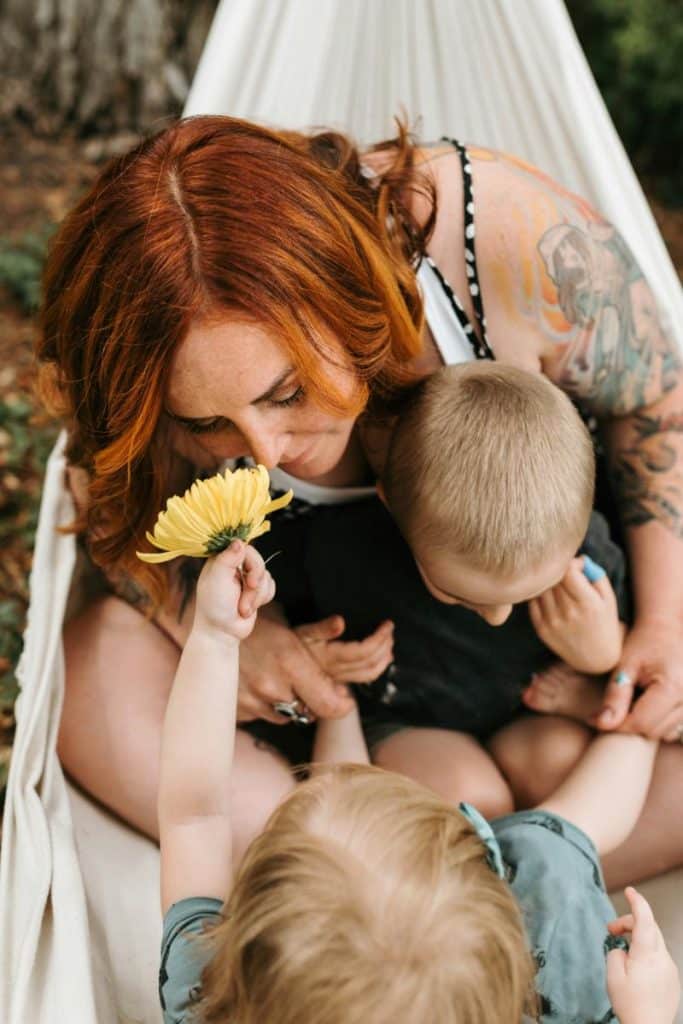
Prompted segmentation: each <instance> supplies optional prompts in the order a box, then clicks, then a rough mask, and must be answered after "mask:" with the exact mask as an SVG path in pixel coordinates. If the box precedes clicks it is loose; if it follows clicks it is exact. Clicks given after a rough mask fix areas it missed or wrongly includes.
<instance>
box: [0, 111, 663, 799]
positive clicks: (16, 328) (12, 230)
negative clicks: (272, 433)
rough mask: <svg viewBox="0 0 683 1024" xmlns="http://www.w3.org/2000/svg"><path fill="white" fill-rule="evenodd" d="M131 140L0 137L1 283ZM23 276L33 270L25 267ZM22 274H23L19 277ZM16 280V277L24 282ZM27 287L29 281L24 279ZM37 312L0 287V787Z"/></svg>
mask: <svg viewBox="0 0 683 1024" xmlns="http://www.w3.org/2000/svg"><path fill="white" fill-rule="evenodd" d="M133 141H134V137H125V138H122V137H119V138H117V139H114V140H107V141H105V142H100V141H97V142H90V143H83V142H82V141H79V140H77V139H75V138H69V137H67V138H62V139H60V140H59V141H53V140H48V139H39V138H34V137H32V136H31V135H30V134H29V133H28V132H27V131H25V130H22V129H21V128H13V129H11V130H6V131H5V132H4V133H0V154H2V158H1V160H0V199H1V203H2V210H3V215H4V217H3V221H4V223H3V226H2V229H0V230H1V231H2V238H0V281H2V279H3V275H2V258H3V252H4V254H5V257H6V255H7V251H8V250H11V249H12V248H13V247H14V246H18V247H19V248H21V247H22V245H23V244H24V243H25V241H26V239H27V237H28V238H31V237H34V238H35V239H37V240H38V241H37V243H35V242H32V243H31V244H32V245H34V244H37V245H39V246H40V244H42V243H41V239H42V238H43V237H44V236H45V234H46V233H47V232H48V231H49V230H50V228H51V227H53V226H54V225H55V224H57V223H58V222H59V221H60V220H61V219H62V217H63V216H64V214H65V213H66V212H67V210H68V209H69V208H70V206H71V205H72V204H73V203H74V201H75V200H76V198H77V197H78V196H79V194H80V193H82V192H83V190H84V189H85V188H86V187H87V186H88V184H89V183H90V182H91V181H92V180H93V178H94V176H95V175H96V173H97V170H98V164H99V163H101V161H102V159H103V158H106V157H107V156H109V155H112V154H113V153H114V152H117V151H121V150H123V149H126V148H128V146H129V145H131V144H132V142H133ZM651 205H652V208H653V212H654V215H655V218H656V219H657V222H658V224H659V227H660V230H661V232H662V234H663V236H664V240H665V242H666V243H667V245H668V247H669V250H670V252H671V255H672V258H673V260H674V263H675V264H676V266H677V268H678V271H679V274H681V273H682V272H683V210H668V209H666V208H664V207H663V206H662V205H661V204H659V203H657V202H654V201H653V202H652V204H651ZM23 273H24V277H26V276H28V277H30V276H31V271H30V267H29V269H28V270H26V271H25V272H23ZM19 276H20V277H21V276H22V275H21V274H19ZM23 282H24V278H23V277H22V280H21V281H20V282H19V283H20V284H22V283H23ZM29 283H30V284H32V285H33V284H34V283H35V282H33V281H30V282H29ZM36 333H37V323H36V318H35V315H34V314H32V313H30V312H28V311H27V309H26V304H25V301H24V302H22V301H21V300H20V299H19V298H18V297H17V289H16V286H13V287H3V286H2V284H1V283H0V543H1V545H2V558H1V559H0V791H1V790H2V786H3V782H4V776H5V774H6V768H7V764H8V761H9V754H10V750H11V738H12V726H13V718H12V705H13V701H14V697H15V695H16V688H15V684H14V679H13V673H12V669H13V666H14V663H15V661H16V658H17V656H18V653H19V649H20V637H21V631H22V628H23V622H24V615H25V609H26V605H27V600H28V584H27V580H28V573H29V570H30V565H31V550H32V544H33V535H34V529H35V523H36V514H37V507H38V500H39V494H40V486H41V478H42V471H43V466H44V460H45V457H46V455H47V453H48V451H49V448H50V446H51V444H52V442H53V440H54V437H55V434H56V427H55V425H54V424H50V423H49V421H46V420H45V418H44V417H43V418H42V419H38V420H36V419H35V414H36V409H37V406H36V400H35V397H34V391H33V387H34V381H35V373H34V366H33V361H32V355H31V350H32V345H33V342H34V339H35V337H36Z"/></svg>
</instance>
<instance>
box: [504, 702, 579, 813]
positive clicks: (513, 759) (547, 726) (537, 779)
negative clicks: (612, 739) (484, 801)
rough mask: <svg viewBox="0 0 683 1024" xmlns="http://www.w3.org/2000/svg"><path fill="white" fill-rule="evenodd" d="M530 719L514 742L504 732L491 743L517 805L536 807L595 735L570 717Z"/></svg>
mask: <svg viewBox="0 0 683 1024" xmlns="http://www.w3.org/2000/svg"><path fill="white" fill-rule="evenodd" d="M527 721H528V727H527V728H526V729H524V730H523V732H522V733H520V734H518V735H517V736H516V741H515V742H511V736H508V735H506V734H505V732H504V733H502V734H500V735H499V736H497V737H494V738H493V739H492V740H491V742H490V744H489V749H490V751H491V754H492V755H493V757H494V759H495V761H496V764H497V765H498V766H499V768H500V769H501V771H502V772H503V774H504V776H505V778H506V779H507V781H508V783H509V785H510V788H511V790H512V793H513V797H514V801H515V803H516V805H517V807H533V806H534V805H535V804H537V803H540V802H541V801H542V800H545V799H546V797H547V796H549V795H550V793H552V792H554V791H555V790H556V789H557V787H558V786H559V785H560V784H561V783H562V782H563V781H564V779H565V778H566V777H567V775H568V774H569V772H570V771H571V770H572V768H573V767H574V765H575V764H576V762H577V761H578V760H579V758H580V757H581V756H582V755H583V753H584V751H585V749H586V747H587V746H588V744H589V742H590V740H591V736H592V732H591V730H590V729H589V728H588V727H587V726H585V725H583V724H582V723H580V722H575V721H572V720H570V719H568V718H561V717H559V716H557V717H551V716H545V717H543V718H534V719H529V720H527Z"/></svg>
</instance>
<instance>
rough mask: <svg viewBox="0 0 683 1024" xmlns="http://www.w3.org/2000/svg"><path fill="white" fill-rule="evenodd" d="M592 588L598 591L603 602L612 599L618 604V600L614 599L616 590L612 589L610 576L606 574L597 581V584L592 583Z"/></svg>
mask: <svg viewBox="0 0 683 1024" xmlns="http://www.w3.org/2000/svg"><path fill="white" fill-rule="evenodd" d="M591 586H592V587H593V590H597V592H598V594H599V595H600V597H601V598H602V599H603V601H608V600H609V599H610V598H614V602H615V604H616V598H615V597H614V589H613V588H612V584H611V583H610V581H609V576H607V575H606V574H605V575H604V576H601V577H600V579H599V580H596V581H595V583H592V584H591Z"/></svg>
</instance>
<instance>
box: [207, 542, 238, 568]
mask: <svg viewBox="0 0 683 1024" xmlns="http://www.w3.org/2000/svg"><path fill="white" fill-rule="evenodd" d="M245 550H247V547H246V544H245V543H244V542H243V541H241V540H234V541H233V542H232V544H230V546H229V547H227V548H225V549H224V550H223V551H221V552H220V554H218V555H216V565H217V566H219V565H220V567H221V569H223V568H225V569H238V568H239V567H240V565H241V564H242V560H243V559H244V552H245ZM210 564H211V559H208V560H207V562H206V565H210Z"/></svg>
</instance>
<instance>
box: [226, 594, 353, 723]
mask: <svg viewBox="0 0 683 1024" xmlns="http://www.w3.org/2000/svg"><path fill="white" fill-rule="evenodd" d="M338 619H339V616H337V615H333V616H330V618H329V619H323V620H322V621H321V622H315V623H311V624H310V625H308V626H306V633H307V636H308V637H309V638H310V639H311V641H312V642H315V643H316V644H317V643H318V642H321V643H323V642H326V641H328V640H332V639H334V638H335V637H336V636H338ZM312 642H311V643H303V642H302V641H301V639H300V637H298V636H297V635H296V633H295V632H294V631H293V630H292V629H291V628H290V627H289V625H288V624H287V623H286V622H285V620H284V618H283V616H282V614H281V612H280V611H279V609H277V606H276V605H270V606H269V607H268V608H267V609H266V610H265V611H263V612H261V614H260V615H259V617H258V619H257V622H256V626H255V627H254V631H253V632H252V634H251V636H250V637H249V638H248V639H247V640H245V641H244V642H243V643H242V646H241V649H240V690H239V696H238V703H237V719H238V721H241V722H245V721H251V720H253V719H255V718H264V719H266V721H268V722H274V723H275V724H276V725H286V724H287V722H288V719H287V718H285V717H283V716H282V715H281V714H279V713H278V712H277V711H274V710H273V704H274V703H275V702H276V701H284V702H287V703H289V702H291V701H293V700H296V699H298V700H300V701H301V703H302V704H305V705H306V707H307V708H308V709H309V710H310V711H311V712H312V714H313V715H315V716H317V717H319V718H341V717H342V716H344V715H347V714H348V713H349V711H351V709H352V708H353V703H354V702H353V699H352V697H351V695H350V694H349V691H348V690H347V688H346V686H344V685H341V684H339V683H335V681H334V680H333V679H332V677H331V676H330V675H329V674H328V673H327V672H325V671H324V670H323V669H322V668H321V667H320V666H319V665H318V663H317V661H316V660H315V658H314V657H313V656H312V655H311V646H313V643H312Z"/></svg>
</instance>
